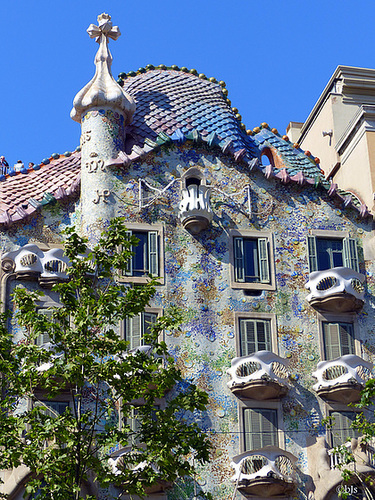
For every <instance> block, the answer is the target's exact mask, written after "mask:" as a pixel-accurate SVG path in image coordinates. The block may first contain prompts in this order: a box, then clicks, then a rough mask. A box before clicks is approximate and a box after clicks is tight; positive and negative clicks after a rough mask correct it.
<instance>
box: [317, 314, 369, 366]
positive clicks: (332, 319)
mask: <svg viewBox="0 0 375 500" xmlns="http://www.w3.org/2000/svg"><path fill="white" fill-rule="evenodd" d="M323 323H351V324H352V325H353V341H354V352H353V354H355V355H356V356H360V357H362V352H361V342H360V335H359V333H360V331H359V325H358V321H357V316H356V314H355V313H347V314H340V315H337V314H322V313H318V330H319V349H320V359H321V360H323V361H328V359H327V357H326V349H325V343H324V340H325V338H324V326H323Z"/></svg>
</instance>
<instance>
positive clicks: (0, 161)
mask: <svg viewBox="0 0 375 500" xmlns="http://www.w3.org/2000/svg"><path fill="white" fill-rule="evenodd" d="M8 168H9V163H8V162H7V161H6V159H5V156H0V175H5V174H7V173H8Z"/></svg>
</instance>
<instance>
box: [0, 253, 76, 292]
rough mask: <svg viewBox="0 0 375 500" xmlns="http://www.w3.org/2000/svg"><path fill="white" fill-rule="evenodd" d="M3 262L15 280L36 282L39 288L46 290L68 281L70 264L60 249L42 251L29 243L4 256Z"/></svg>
mask: <svg viewBox="0 0 375 500" xmlns="http://www.w3.org/2000/svg"><path fill="white" fill-rule="evenodd" d="M3 260H6V261H8V263H9V266H8V267H9V269H10V270H12V272H14V273H15V276H16V279H26V280H38V281H39V283H40V285H41V286H45V287H47V288H49V287H51V286H52V285H54V284H55V283H58V282H60V281H66V280H67V279H68V274H67V269H68V267H69V265H70V263H69V260H68V258H67V257H66V255H64V250H63V249H62V248H52V249H50V250H46V251H43V250H41V249H40V248H39V247H38V246H37V245H34V244H31V243H29V244H28V245H25V246H24V247H21V248H19V249H18V250H15V251H13V252H8V253H6V254H4V255H3Z"/></svg>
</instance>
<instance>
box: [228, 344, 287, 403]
mask: <svg viewBox="0 0 375 500" xmlns="http://www.w3.org/2000/svg"><path fill="white" fill-rule="evenodd" d="M287 366H288V361H287V360H285V359H283V358H280V357H279V356H277V354H274V353H273V352H270V351H258V352H256V353H254V354H252V355H250V356H242V357H240V358H234V359H232V366H231V367H230V368H229V369H228V370H227V373H228V374H229V375H230V376H231V380H230V382H228V387H229V388H230V389H231V391H232V392H233V394H235V395H236V396H238V397H240V398H246V399H257V400H260V401H262V400H265V399H275V398H281V397H283V396H285V394H286V393H287V392H288V389H289V387H290V385H289V383H288V377H289V372H288V370H287Z"/></svg>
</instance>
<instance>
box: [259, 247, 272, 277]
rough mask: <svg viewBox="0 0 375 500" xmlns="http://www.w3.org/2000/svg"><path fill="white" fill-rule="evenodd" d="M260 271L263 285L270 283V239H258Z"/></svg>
mask: <svg viewBox="0 0 375 500" xmlns="http://www.w3.org/2000/svg"><path fill="white" fill-rule="evenodd" d="M258 256H259V271H260V281H261V283H269V282H270V267H269V256H268V239H267V238H258Z"/></svg>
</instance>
